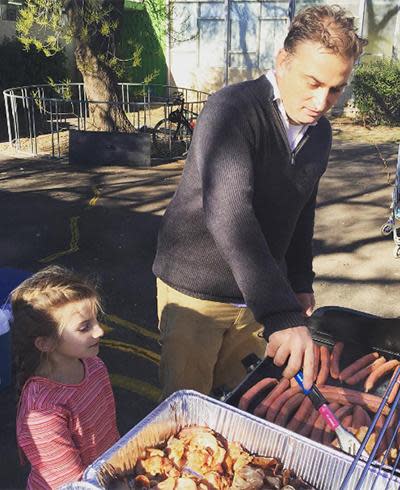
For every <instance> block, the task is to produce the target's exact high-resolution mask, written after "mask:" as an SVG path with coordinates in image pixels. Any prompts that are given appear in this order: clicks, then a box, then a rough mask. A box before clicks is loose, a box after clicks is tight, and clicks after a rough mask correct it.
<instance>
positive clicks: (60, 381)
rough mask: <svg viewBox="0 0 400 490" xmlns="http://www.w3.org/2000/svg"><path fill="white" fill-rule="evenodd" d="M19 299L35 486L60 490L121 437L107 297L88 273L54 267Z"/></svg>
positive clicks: (16, 312)
mask: <svg viewBox="0 0 400 490" xmlns="http://www.w3.org/2000/svg"><path fill="white" fill-rule="evenodd" d="M11 302H12V311H13V324H12V333H13V342H14V352H15V363H16V368H17V388H18V390H19V391H20V390H21V389H22V392H21V395H20V400H19V407H18V414H17V441H18V445H19V447H20V448H21V449H22V451H23V453H24V454H25V456H26V457H27V459H28V460H29V462H30V464H31V473H30V475H29V478H28V483H27V488H28V489H30V490H42V489H55V488H58V487H59V486H61V485H62V484H64V483H68V482H71V481H76V480H79V479H80V478H81V476H82V473H83V471H84V469H85V468H86V467H87V466H88V465H89V464H90V463H92V462H93V461H94V460H95V459H96V458H97V457H98V456H99V455H100V454H101V453H103V452H104V451H105V450H106V449H108V448H109V447H110V446H111V445H112V444H113V443H114V442H115V441H117V440H118V438H119V434H118V430H117V426H116V418H115V403H114V397H113V393H112V389H111V384H110V380H109V377H108V373H107V370H106V368H105V366H104V364H103V362H102V361H101V360H100V359H99V358H98V357H97V354H98V352H99V340H100V337H101V336H102V335H103V330H102V329H101V327H100V325H99V323H98V321H97V313H98V311H99V309H100V303H99V297H98V294H97V292H96V291H95V289H94V287H93V286H91V285H90V284H89V283H88V282H87V281H86V280H83V279H82V278H80V277H78V276H77V275H76V274H74V273H72V272H71V271H68V270H66V269H63V268H61V267H57V266H51V267H47V268H45V269H44V270H42V271H40V272H38V273H36V274H34V275H33V276H32V277H30V278H29V279H26V280H25V281H24V282H23V283H22V284H21V285H20V286H19V287H17V288H16V289H15V290H14V291H13V292H12V295H11Z"/></svg>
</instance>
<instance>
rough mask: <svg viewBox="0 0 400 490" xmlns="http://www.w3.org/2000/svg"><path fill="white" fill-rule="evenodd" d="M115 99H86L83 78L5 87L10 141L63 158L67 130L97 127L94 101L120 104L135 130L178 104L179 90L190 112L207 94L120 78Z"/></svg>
mask: <svg viewBox="0 0 400 490" xmlns="http://www.w3.org/2000/svg"><path fill="white" fill-rule="evenodd" d="M118 85H119V88H120V92H119V94H118V96H119V99H118V101H117V102H110V101H95V100H88V99H87V96H86V93H85V88H84V84H83V83H60V84H46V85H29V86H24V87H16V88H9V89H7V90H4V91H3V94H4V102H5V114H6V119H7V130H8V141H9V145H10V147H12V148H13V149H15V150H16V151H17V152H21V153H28V154H30V155H38V154H41V155H46V154H50V155H51V156H52V157H55V158H60V157H61V156H63V154H65V153H66V150H67V149H68V130H69V129H75V130H79V131H89V130H97V128H95V127H93V124H92V123H93V122H92V121H91V117H90V105H91V104H93V105H105V106H107V105H108V106H109V105H119V106H120V107H121V108H122V109H123V111H124V112H125V114H126V116H127V117H128V119H129V120H130V122H131V123H132V125H133V127H134V131H140V130H142V131H143V130H145V131H146V132H151V131H152V128H153V127H154V126H155V125H156V124H157V123H158V122H159V121H160V120H162V119H165V118H168V116H169V114H170V113H171V112H172V111H173V110H174V109H176V104H175V103H174V102H173V100H174V94H176V92H179V93H180V94H181V95H182V96H183V98H184V100H185V108H186V109H187V110H188V111H191V112H194V113H197V114H198V113H199V112H200V111H201V109H202V108H203V106H204V104H205V102H206V100H207V98H208V95H209V94H208V93H206V92H202V91H199V90H194V89H189V88H185V87H175V86H171V85H155V84H151V85H148V84H143V83H119V84H118Z"/></svg>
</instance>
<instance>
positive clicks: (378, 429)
mask: <svg viewBox="0 0 400 490" xmlns="http://www.w3.org/2000/svg"><path fill="white" fill-rule="evenodd" d="M385 420H386V417H385V416H384V415H381V416H380V417H379V418H378V420H377V422H376V425H375V427H374V433H375V434H376V441H377V440H378V437H379V433H380V432H381V430H382V427H383V424H384V423H385ZM385 449H386V432H385V435H384V437H383V439H382V441H381V443H380V445H379V448H378V450H377V452H376V456H377V457H379V456H381V455H382V453H383V452H384V451H385Z"/></svg>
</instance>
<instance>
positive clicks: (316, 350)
mask: <svg viewBox="0 0 400 490" xmlns="http://www.w3.org/2000/svg"><path fill="white" fill-rule="evenodd" d="M319 358H320V352H319V345H318V344H314V373H313V381H315V380H316V379H317V376H318V372H319Z"/></svg>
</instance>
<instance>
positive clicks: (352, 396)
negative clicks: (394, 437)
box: [319, 385, 389, 415]
mask: <svg viewBox="0 0 400 490" xmlns="http://www.w3.org/2000/svg"><path fill="white" fill-rule="evenodd" d="M319 390H320V392H321V393H322V394H323V395H324V396H325V398H326V399H327V400H328V401H329V402H338V403H340V404H341V405H346V404H352V405H361V406H362V407H364V408H367V409H368V410H370V411H371V412H374V413H376V412H377V410H378V408H379V405H380V404H381V401H382V399H381V398H380V397H379V396H375V395H370V394H368V393H361V392H359V391H355V390H350V389H348V388H342V387H338V386H329V385H325V386H320V387H319ZM383 413H384V414H385V415H387V414H388V413H389V407H387V406H385V407H383Z"/></svg>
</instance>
